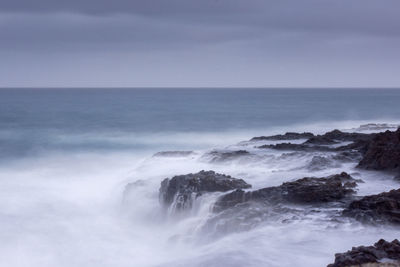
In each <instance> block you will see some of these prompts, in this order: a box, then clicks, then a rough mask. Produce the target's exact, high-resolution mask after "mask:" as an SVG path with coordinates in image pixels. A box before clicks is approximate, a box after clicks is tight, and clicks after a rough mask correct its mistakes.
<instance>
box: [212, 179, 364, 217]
mask: <svg viewBox="0 0 400 267" xmlns="http://www.w3.org/2000/svg"><path fill="white" fill-rule="evenodd" d="M356 186H357V183H356V180H354V179H353V178H352V177H351V176H350V175H349V174H347V173H345V172H343V173H341V174H336V175H332V176H328V177H323V178H315V177H305V178H302V179H299V180H296V181H293V182H286V183H283V184H282V185H280V186H275V187H267V188H263V189H259V190H255V191H249V192H245V191H243V190H241V189H237V190H235V191H233V192H231V193H228V194H225V195H223V196H222V197H220V198H219V199H218V200H217V202H216V203H215V205H214V211H215V212H218V211H221V210H224V209H227V208H231V207H234V206H236V205H238V204H240V203H245V202H250V201H255V202H267V203H269V204H276V203H282V202H289V203H297V204H312V203H323V202H329V201H334V200H341V199H343V198H345V197H346V196H348V195H351V194H353V193H355V191H354V190H353V188H354V187H356Z"/></svg>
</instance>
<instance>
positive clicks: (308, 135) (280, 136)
mask: <svg viewBox="0 0 400 267" xmlns="http://www.w3.org/2000/svg"><path fill="white" fill-rule="evenodd" d="M313 136H314V134H313V133H307V132H304V133H293V132H287V133H285V134H278V135H272V136H258V137H253V138H252V139H251V140H250V141H260V140H269V141H279V140H298V139H308V138H311V137H313Z"/></svg>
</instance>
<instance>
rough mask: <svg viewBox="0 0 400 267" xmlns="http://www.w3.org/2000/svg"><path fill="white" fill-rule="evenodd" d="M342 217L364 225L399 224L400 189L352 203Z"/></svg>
mask: <svg viewBox="0 0 400 267" xmlns="http://www.w3.org/2000/svg"><path fill="white" fill-rule="evenodd" d="M343 215H344V216H348V217H353V218H355V219H356V220H358V221H361V222H364V223H373V224H376V223H379V224H381V223H394V224H400V189H397V190H392V191H390V192H384V193H381V194H377V195H371V196H366V197H363V198H361V199H360V200H356V201H353V202H351V203H350V205H349V207H348V208H346V209H345V210H344V211H343Z"/></svg>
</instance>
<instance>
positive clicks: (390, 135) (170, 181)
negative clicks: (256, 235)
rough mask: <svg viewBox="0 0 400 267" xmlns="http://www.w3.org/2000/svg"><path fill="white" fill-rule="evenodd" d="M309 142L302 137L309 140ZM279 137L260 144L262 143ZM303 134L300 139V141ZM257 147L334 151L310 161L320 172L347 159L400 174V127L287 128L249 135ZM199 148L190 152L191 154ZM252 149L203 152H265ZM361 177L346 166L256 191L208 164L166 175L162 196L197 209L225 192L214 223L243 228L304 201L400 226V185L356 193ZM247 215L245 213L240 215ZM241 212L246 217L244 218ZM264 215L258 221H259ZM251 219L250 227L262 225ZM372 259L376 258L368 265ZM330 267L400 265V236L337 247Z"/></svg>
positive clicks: (220, 156)
mask: <svg viewBox="0 0 400 267" xmlns="http://www.w3.org/2000/svg"><path fill="white" fill-rule="evenodd" d="M304 139H305V141H304V142H301V141H302V140H304ZM263 141H274V142H277V143H274V144H263V145H259V142H263ZM293 141H296V142H293ZM247 142H248V143H250V144H253V143H254V145H253V147H254V149H259V150H265V149H268V150H279V151H285V152H287V153H288V155H290V153H313V152H320V151H321V152H329V153H330V154H329V156H314V157H313V158H312V161H311V162H310V164H309V165H308V166H307V169H308V170H310V171H312V170H315V169H321V168H324V167H326V166H335V167H337V168H339V167H340V164H341V163H343V162H354V163H356V164H357V168H360V169H365V170H377V171H383V172H386V173H391V174H392V175H393V177H400V128H398V129H397V130H396V131H385V132H381V133H369V134H366V133H357V132H354V133H348V132H342V131H339V130H333V131H330V132H327V133H325V134H322V135H314V134H313V133H309V132H304V133H293V132H289V133H285V134H282V135H274V136H260V137H254V138H252V139H251V140H249V141H247ZM190 154H191V152H188V151H185V153H184V155H190ZM165 155H167V156H168V155H173V156H175V155H180V154H179V153H178V152H174V153H169V152H160V153H157V154H156V156H157V157H159V156H165ZM257 157H258V156H257V155H254V154H253V153H252V152H251V151H247V150H244V149H240V150H213V151H211V152H208V153H206V154H205V155H203V157H202V158H203V160H209V161H210V162H213V163H218V164H224V163H226V162H230V161H232V160H249V159H251V158H252V159H255V158H257ZM362 182H363V181H362V177H361V179H356V178H354V177H353V176H352V175H351V174H348V173H346V172H341V173H336V174H331V175H329V176H325V177H314V176H310V177H304V178H301V179H297V180H292V181H289V182H284V183H282V184H281V185H279V186H272V187H265V188H259V189H257V190H251V189H250V188H251V187H252V186H251V185H250V184H249V183H247V182H246V181H245V180H243V179H241V178H234V177H231V176H229V175H225V174H221V173H216V172H214V171H200V172H198V173H190V174H185V175H178V176H174V177H172V178H166V179H164V180H163V181H162V182H161V187H160V190H159V199H160V203H161V205H162V206H163V207H164V209H168V210H172V211H173V212H175V213H180V212H184V211H185V210H188V209H189V210H190V209H191V208H192V206H193V203H194V202H195V201H196V199H197V198H199V197H201V196H203V195H206V194H211V193H218V194H219V197H218V198H217V199H216V201H215V202H214V203H213V205H212V207H211V213H212V214H213V215H212V217H210V218H209V220H208V221H207V222H206V224H205V225H206V226H208V227H209V226H210V225H213V227H219V228H221V229H222V228H223V229H234V230H235V231H236V230H241V229H239V227H236V226H237V225H239V224H238V222H237V221H238V220H240V222H241V224H240V225H243V222H247V221H251V220H253V221H257V223H259V222H261V221H263V220H264V219H265V218H266V216H267V217H268V216H274V214H293V216H295V214H297V213H299V212H298V209H297V208H296V207H301V206H305V207H308V208H309V210H315V209H317V208H319V207H326V206H329V207H335V210H336V211H337V212H336V213H335V216H336V218H339V219H341V218H349V219H352V220H355V221H358V222H360V223H363V224H370V225H397V226H398V225H400V189H397V190H391V191H390V192H382V193H380V194H375V195H367V196H361V197H360V196H356V191H355V189H356V188H357V186H358V184H359V183H362ZM239 215H240V216H239ZM239 217H240V218H239ZM254 218H257V220H254ZM257 223H255V224H251V226H249V225H247V226H246V227H244V230H246V229H249V227H250V228H251V227H254V226H256V225H257ZM368 264H369V265H368ZM329 266H330V267H343V266H400V243H399V242H398V241H397V240H394V241H393V242H391V243H389V242H386V241H385V240H380V241H379V242H377V243H376V244H375V245H374V246H370V247H357V248H353V249H352V250H351V251H348V252H346V253H341V254H336V256H335V262H334V263H333V264H330V265H329Z"/></svg>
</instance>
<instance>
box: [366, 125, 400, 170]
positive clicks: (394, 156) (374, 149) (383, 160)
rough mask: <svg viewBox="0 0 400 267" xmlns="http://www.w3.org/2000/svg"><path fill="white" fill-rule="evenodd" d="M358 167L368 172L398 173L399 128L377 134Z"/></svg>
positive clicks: (399, 151) (399, 163) (399, 155)
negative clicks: (368, 170)
mask: <svg viewBox="0 0 400 267" xmlns="http://www.w3.org/2000/svg"><path fill="white" fill-rule="evenodd" d="M358 167H360V168H364V169H370V170H391V171H400V128H399V129H397V131H395V132H391V131H386V132H384V133H379V134H377V135H376V136H375V137H374V138H373V139H372V140H371V142H370V143H369V144H368V148H367V150H366V152H365V154H364V156H363V158H362V160H361V161H360V163H359V164H358Z"/></svg>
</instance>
